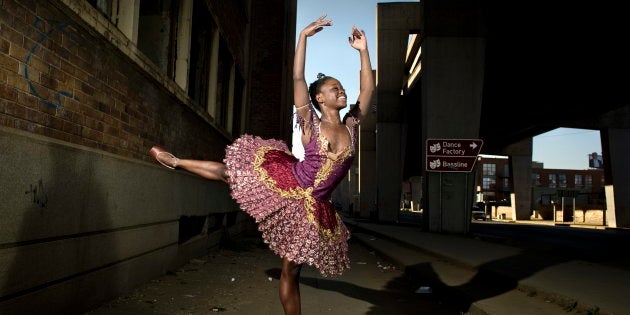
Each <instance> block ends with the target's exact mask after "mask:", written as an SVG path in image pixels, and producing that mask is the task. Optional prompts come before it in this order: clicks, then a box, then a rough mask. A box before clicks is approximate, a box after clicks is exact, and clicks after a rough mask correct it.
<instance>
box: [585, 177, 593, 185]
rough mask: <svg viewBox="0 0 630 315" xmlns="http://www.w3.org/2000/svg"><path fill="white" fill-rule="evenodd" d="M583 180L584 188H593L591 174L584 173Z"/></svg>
mask: <svg viewBox="0 0 630 315" xmlns="http://www.w3.org/2000/svg"><path fill="white" fill-rule="evenodd" d="M584 182H585V187H586V188H593V175H588V174H587V175H584Z"/></svg>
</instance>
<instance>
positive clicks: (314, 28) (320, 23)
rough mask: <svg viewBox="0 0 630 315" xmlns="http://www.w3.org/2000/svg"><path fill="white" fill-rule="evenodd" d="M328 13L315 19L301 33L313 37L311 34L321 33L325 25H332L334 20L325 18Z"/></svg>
mask: <svg viewBox="0 0 630 315" xmlns="http://www.w3.org/2000/svg"><path fill="white" fill-rule="evenodd" d="M326 15H327V14H324V15H322V16H321V17H319V19H317V20H315V21H314V22H311V24H309V25H308V26H306V27H305V28H304V29H303V30H302V32H301V33H302V34H304V35H306V37H311V36H313V35H315V34H317V33H319V31H321V30H323V29H324V26H331V25H332V20H325V18H326Z"/></svg>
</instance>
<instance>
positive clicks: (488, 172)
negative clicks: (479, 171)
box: [483, 163, 497, 176]
mask: <svg viewBox="0 0 630 315" xmlns="http://www.w3.org/2000/svg"><path fill="white" fill-rule="evenodd" d="M496 175H497V165H496V164H491V163H488V164H484V165H483V176H496Z"/></svg>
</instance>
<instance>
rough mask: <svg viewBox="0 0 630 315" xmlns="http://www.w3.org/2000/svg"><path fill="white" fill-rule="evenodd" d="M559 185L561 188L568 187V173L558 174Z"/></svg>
mask: <svg viewBox="0 0 630 315" xmlns="http://www.w3.org/2000/svg"><path fill="white" fill-rule="evenodd" d="M558 186H559V187H560V188H567V174H559V175H558Z"/></svg>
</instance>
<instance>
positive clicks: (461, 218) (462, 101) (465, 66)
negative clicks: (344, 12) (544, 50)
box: [421, 37, 485, 233]
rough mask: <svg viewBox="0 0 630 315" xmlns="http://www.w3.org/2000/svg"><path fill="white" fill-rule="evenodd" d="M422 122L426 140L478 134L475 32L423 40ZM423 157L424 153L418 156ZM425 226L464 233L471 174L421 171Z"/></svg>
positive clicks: (479, 46)
mask: <svg viewBox="0 0 630 315" xmlns="http://www.w3.org/2000/svg"><path fill="white" fill-rule="evenodd" d="M422 51H423V55H424V58H423V64H422V65H423V69H424V73H423V79H422V82H421V90H422V92H421V93H422V110H423V115H422V127H423V129H424V130H423V140H424V141H423V143H426V139H431V138H438V139H440V138H443V139H477V138H478V137H479V127H480V123H479V122H480V116H481V95H482V89H483V75H484V71H483V64H484V58H485V57H484V54H485V42H484V40H483V39H482V38H479V37H427V38H425V40H424V45H423V49H422ZM423 159H426V156H424V157H423ZM426 174H427V175H426V177H427V181H426V188H425V189H426V194H425V201H426V207H425V211H427V212H428V219H429V222H428V223H425V224H426V225H427V226H428V228H429V230H430V231H436V232H451V233H467V232H468V225H469V221H470V211H471V206H472V203H473V201H474V199H473V194H474V192H475V187H474V176H473V174H472V173H446V172H443V173H434V172H431V173H429V172H427V173H426Z"/></svg>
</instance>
